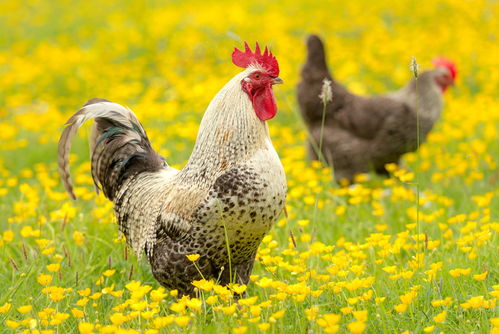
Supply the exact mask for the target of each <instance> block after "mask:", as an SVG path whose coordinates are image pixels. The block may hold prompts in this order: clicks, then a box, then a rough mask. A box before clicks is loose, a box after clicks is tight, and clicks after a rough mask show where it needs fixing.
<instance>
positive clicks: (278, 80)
mask: <svg viewBox="0 0 499 334" xmlns="http://www.w3.org/2000/svg"><path fill="white" fill-rule="evenodd" d="M283 83H284V81H282V79H281V78H279V77H275V78H273V79H272V84H273V85H277V84H283Z"/></svg>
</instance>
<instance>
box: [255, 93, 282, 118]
mask: <svg viewBox="0 0 499 334" xmlns="http://www.w3.org/2000/svg"><path fill="white" fill-rule="evenodd" d="M252 102H253V108H254V109H255V112H256V116H257V117H258V118H259V119H260V120H261V121H267V120H269V119H271V118H273V117H274V116H275V114H276V113H277V104H276V102H275V98H274V92H273V91H272V86H268V87H265V88H264V89H260V90H258V91H256V92H255V93H254V94H253V97H252Z"/></svg>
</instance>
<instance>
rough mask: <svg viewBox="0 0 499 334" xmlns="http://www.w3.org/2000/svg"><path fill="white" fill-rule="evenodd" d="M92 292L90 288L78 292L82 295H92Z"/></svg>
mask: <svg viewBox="0 0 499 334" xmlns="http://www.w3.org/2000/svg"><path fill="white" fill-rule="evenodd" d="M90 292H92V290H90V288H86V289H83V290H79V291H78V294H79V295H80V296H82V297H88V296H89V295H90Z"/></svg>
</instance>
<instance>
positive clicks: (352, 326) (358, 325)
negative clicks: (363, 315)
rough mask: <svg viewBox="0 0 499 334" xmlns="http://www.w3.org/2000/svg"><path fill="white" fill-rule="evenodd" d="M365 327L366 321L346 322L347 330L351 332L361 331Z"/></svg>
mask: <svg viewBox="0 0 499 334" xmlns="http://www.w3.org/2000/svg"><path fill="white" fill-rule="evenodd" d="M365 329H366V323H365V322H362V321H354V322H351V323H349V324H348V330H349V331H350V332H352V333H362V332H363V331H364V330H365Z"/></svg>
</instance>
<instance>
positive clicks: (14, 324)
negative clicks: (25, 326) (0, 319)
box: [5, 320, 21, 329]
mask: <svg viewBox="0 0 499 334" xmlns="http://www.w3.org/2000/svg"><path fill="white" fill-rule="evenodd" d="M5 325H7V327H9V328H12V329H16V328H17V327H19V326H21V324H20V323H18V322H17V321H14V320H6V321H5Z"/></svg>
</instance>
